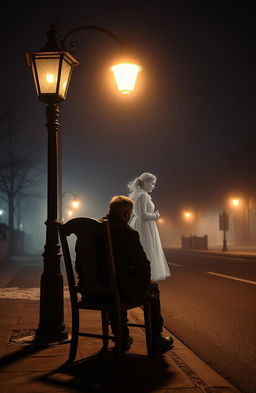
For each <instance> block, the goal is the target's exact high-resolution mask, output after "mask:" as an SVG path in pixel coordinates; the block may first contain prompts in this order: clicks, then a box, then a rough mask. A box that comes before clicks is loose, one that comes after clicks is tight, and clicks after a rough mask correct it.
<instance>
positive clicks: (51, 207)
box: [26, 25, 139, 342]
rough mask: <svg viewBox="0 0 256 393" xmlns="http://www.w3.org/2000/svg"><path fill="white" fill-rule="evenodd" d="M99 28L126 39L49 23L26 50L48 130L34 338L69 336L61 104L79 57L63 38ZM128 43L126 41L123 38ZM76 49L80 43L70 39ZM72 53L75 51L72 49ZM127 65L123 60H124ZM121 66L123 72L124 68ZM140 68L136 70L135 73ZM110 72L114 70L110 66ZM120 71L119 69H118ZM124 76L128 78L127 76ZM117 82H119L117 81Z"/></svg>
mask: <svg viewBox="0 0 256 393" xmlns="http://www.w3.org/2000/svg"><path fill="white" fill-rule="evenodd" d="M86 29H94V30H99V31H101V32H103V33H105V34H107V35H109V36H110V37H112V38H113V39H114V40H115V41H117V42H119V43H125V42H123V41H121V40H120V39H119V38H118V37H116V36H115V35H114V34H113V33H112V32H110V31H108V30H106V29H104V28H102V27H99V26H81V27H77V28H75V29H73V30H71V31H70V32H68V33H67V34H66V35H65V36H64V38H63V40H62V41H61V42H60V39H59V38H58V36H57V33H56V31H55V28H54V26H53V25H52V26H51V28H50V30H49V32H48V33H47V36H48V40H47V43H46V44H45V46H44V47H43V48H42V49H41V50H40V51H37V52H32V53H28V54H27V55H26V56H27V60H28V64H29V66H31V67H32V72H33V77H34V82H35V85H36V92H37V96H38V98H39V100H40V101H43V102H45V103H46V104H47V107H46V119H47V120H46V128H47V131H48V177H47V220H46V222H45V224H46V243H45V246H44V253H43V262H44V264H43V273H42V275H41V281H40V316H39V325H38V328H37V330H36V337H35V338H36V339H38V340H45V341H48V342H50V341H63V340H65V339H66V338H67V337H68V333H67V330H66V328H65V324H64V301H63V277H62V274H61V269H60V258H61V252H60V245H59V241H58V230H57V222H58V218H60V217H58V215H59V210H60V209H59V206H58V204H59V200H60V199H59V197H60V185H61V179H60V172H61V171H60V159H59V155H60V146H61V143H60V140H61V139H60V122H59V115H60V105H59V103H60V102H61V101H63V100H65V99H66V96H67V92H68V88H69V83H70V79H71V75H72V71H73V68H74V67H75V66H77V65H78V64H79V63H78V61H77V60H76V59H75V58H74V57H73V56H72V55H71V54H70V52H68V51H67V50H66V49H65V42H66V39H67V38H68V37H69V36H70V34H72V33H74V32H76V31H78V30H86ZM126 43H127V42H126ZM72 46H73V47H74V48H75V49H76V50H77V49H78V47H79V45H78V43H76V42H72ZM72 53H74V51H73V52H72ZM125 65H126V64H125ZM125 68H127V67H123V72H127V70H126V69H125ZM138 71H139V69H138V70H137V73H138ZM113 72H115V71H114V70H113ZM119 75H120V69H119ZM126 79H127V78H126ZM127 81H128V82H129V79H127ZM117 83H119V82H118V81H117ZM133 87H134V85H133V86H132V84H131V83H129V85H128V86H124V85H123V86H122V87H121V88H120V91H121V92H125V94H127V92H128V93H130V92H131V91H132V88H133Z"/></svg>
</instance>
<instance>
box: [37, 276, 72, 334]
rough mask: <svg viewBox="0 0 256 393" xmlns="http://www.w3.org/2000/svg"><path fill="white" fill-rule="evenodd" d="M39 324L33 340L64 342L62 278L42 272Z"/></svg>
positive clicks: (65, 331) (65, 332) (66, 332)
mask: <svg viewBox="0 0 256 393" xmlns="http://www.w3.org/2000/svg"><path fill="white" fill-rule="evenodd" d="M40 298H41V303H40V322H39V326H38V328H37V330H36V334H35V340H37V341H38V340H39V341H43V342H55V341H64V340H67V338H68V331H67V330H66V328H65V324H64V315H63V314H64V312H63V309H64V305H63V277H62V275H61V273H60V274H59V275H52V274H51V275H50V274H48V272H44V273H43V274H42V276H41V294H40Z"/></svg>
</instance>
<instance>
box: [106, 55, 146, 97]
mask: <svg viewBox="0 0 256 393" xmlns="http://www.w3.org/2000/svg"><path fill="white" fill-rule="evenodd" d="M141 70H142V68H141V67H140V66H139V65H137V64H129V63H122V64H116V65H114V66H113V67H111V71H112V72H113V73H114V76H115V80H116V84H117V88H118V90H119V91H120V92H121V93H122V94H130V93H131V92H132V91H133V90H134V87H135V83H136V80H137V77H138V73H139V72H140V71H141Z"/></svg>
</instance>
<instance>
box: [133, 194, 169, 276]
mask: <svg viewBox="0 0 256 393" xmlns="http://www.w3.org/2000/svg"><path fill="white" fill-rule="evenodd" d="M132 199H133V201H134V207H133V215H134V216H133V218H132V219H131V221H130V226H131V227H132V228H134V229H136V231H138V232H139V235H140V242H141V244H142V246H143V249H144V251H145V253H146V256H147V258H148V260H149V261H150V266H151V280H154V281H158V280H164V279H165V278H166V277H168V276H170V275H171V273H170V269H169V266H168V264H167V261H166V258H165V255H164V252H163V248H162V244H161V240H160V237H159V233H158V229H157V225H156V214H155V213H154V211H155V205H154V204H153V202H152V200H151V196H150V195H149V194H148V193H147V192H146V191H143V190H140V191H138V192H136V193H134V194H133V196H132Z"/></svg>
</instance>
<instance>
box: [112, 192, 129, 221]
mask: <svg viewBox="0 0 256 393" xmlns="http://www.w3.org/2000/svg"><path fill="white" fill-rule="evenodd" d="M132 208H133V201H132V200H131V199H130V198H128V197H127V196H124V195H116V196H114V197H113V198H112V199H111V201H110V202H109V213H110V214H111V213H112V214H116V215H117V216H119V217H122V216H123V215H124V214H126V213H128V212H130V211H131V210H132Z"/></svg>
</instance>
